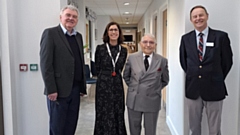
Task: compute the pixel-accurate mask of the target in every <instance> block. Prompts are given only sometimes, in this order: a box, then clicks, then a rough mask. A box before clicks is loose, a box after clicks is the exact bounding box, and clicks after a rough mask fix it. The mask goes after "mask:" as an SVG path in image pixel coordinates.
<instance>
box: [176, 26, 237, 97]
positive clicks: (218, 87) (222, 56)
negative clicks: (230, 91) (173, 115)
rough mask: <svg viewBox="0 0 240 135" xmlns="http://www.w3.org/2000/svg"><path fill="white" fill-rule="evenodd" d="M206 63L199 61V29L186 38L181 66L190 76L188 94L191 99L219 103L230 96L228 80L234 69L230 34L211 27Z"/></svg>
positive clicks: (184, 38)
mask: <svg viewBox="0 0 240 135" xmlns="http://www.w3.org/2000/svg"><path fill="white" fill-rule="evenodd" d="M207 43H213V44H214V45H213V46H206V51H205V55H204V58H203V60H202V62H201V61H200V60H199V58H198V50H197V41H196V32H195V30H193V31H191V32H189V33H187V34H185V35H183V36H182V39H181V45H180V63H181V66H182V68H183V70H184V72H185V73H186V84H185V94H186V97H187V98H190V99H197V98H198V97H199V96H201V98H202V99H203V100H205V101H219V100H222V99H224V98H225V96H226V95H227V89H226V86H225V82H224V80H225V78H226V76H227V74H228V72H229V71H230V69H231V67H232V64H233V62H232V56H233V54H232V50H231V47H230V40H229V38H228V34H227V33H225V32H222V31H218V30H213V29H211V28H209V33H208V37H207Z"/></svg>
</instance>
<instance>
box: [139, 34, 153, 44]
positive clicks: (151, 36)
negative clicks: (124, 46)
mask: <svg viewBox="0 0 240 135" xmlns="http://www.w3.org/2000/svg"><path fill="white" fill-rule="evenodd" d="M144 37H150V38H151V39H153V41H154V42H155V44H156V39H155V36H154V35H153V34H151V33H146V34H144V36H143V37H142V38H141V42H142V41H143V38H144Z"/></svg>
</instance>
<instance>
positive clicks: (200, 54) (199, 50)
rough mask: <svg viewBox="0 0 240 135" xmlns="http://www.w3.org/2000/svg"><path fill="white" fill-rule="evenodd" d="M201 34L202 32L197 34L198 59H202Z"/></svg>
mask: <svg viewBox="0 0 240 135" xmlns="http://www.w3.org/2000/svg"><path fill="white" fill-rule="evenodd" d="M203 35H204V34H203V33H199V34H198V36H200V37H199V44H198V57H199V60H200V61H202V60H203Z"/></svg>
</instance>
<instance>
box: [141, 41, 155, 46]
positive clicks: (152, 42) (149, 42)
mask: <svg viewBox="0 0 240 135" xmlns="http://www.w3.org/2000/svg"><path fill="white" fill-rule="evenodd" d="M142 43H143V44H145V45H147V44H149V45H154V44H155V42H154V41H147V40H144V41H142Z"/></svg>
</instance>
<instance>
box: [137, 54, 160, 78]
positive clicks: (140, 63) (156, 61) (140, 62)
mask: <svg viewBox="0 0 240 135" xmlns="http://www.w3.org/2000/svg"><path fill="white" fill-rule="evenodd" d="M159 62H161V60H160V59H158V57H157V55H156V54H155V53H154V52H153V57H152V62H151V64H150V66H149V68H148V70H147V71H146V69H145V66H144V61H143V52H142V51H140V52H138V54H137V63H138V67H139V68H140V70H141V72H142V74H141V75H139V80H140V79H143V78H145V76H147V75H149V74H152V72H155V70H157V69H158V68H159V67H156V66H160V64H159Z"/></svg>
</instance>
